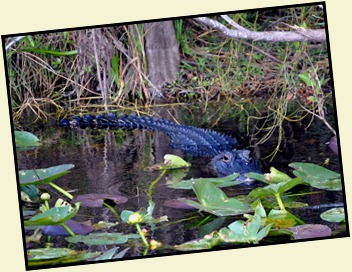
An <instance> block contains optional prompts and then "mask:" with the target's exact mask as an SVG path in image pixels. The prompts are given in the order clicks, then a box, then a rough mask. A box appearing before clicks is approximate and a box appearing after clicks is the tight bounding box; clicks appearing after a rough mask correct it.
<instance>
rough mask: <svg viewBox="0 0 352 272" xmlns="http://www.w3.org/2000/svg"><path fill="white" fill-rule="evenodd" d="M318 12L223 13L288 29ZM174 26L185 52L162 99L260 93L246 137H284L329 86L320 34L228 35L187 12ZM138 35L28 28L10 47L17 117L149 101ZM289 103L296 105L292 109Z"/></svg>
mask: <svg viewBox="0 0 352 272" xmlns="http://www.w3.org/2000/svg"><path fill="white" fill-rule="evenodd" d="M322 12H323V11H322V10H319V9H317V8H316V7H315V6H311V7H309V6H307V7H302V8H290V9H278V10H266V11H261V12H246V13H237V14H232V15H230V17H231V18H232V19H233V20H235V21H236V22H238V23H239V24H241V25H242V26H244V27H246V28H248V29H251V30H255V31H262V30H278V29H281V30H288V27H287V25H291V26H294V25H297V26H303V27H308V28H316V27H317V26H319V27H323V26H324V18H323V13H322ZM215 17H216V18H215V19H218V20H221V18H220V17H217V16H215ZM174 26H175V31H176V38H177V41H178V43H179V46H180V53H181V55H182V56H181V65H180V68H179V74H178V76H177V80H176V81H174V82H169V84H167V85H165V86H164V88H163V93H164V96H165V97H166V98H167V99H168V102H169V103H181V102H200V103H201V104H202V107H204V110H206V109H207V107H208V103H209V102H211V101H220V100H223V101H231V103H230V104H231V105H232V107H238V108H240V109H243V105H241V102H242V101H248V102H249V103H251V104H252V105H253V106H254V107H255V104H256V103H257V102H256V101H258V100H261V101H262V102H263V103H264V105H265V107H264V108H265V109H267V111H266V112H265V113H263V112H262V111H260V112H259V111H257V112H256V114H255V115H251V114H252V113H251V114H250V113H248V114H247V115H248V116H247V120H249V121H248V122H252V121H253V120H254V121H257V126H254V127H252V126H251V128H250V127H248V131H250V132H251V133H252V134H253V145H255V144H260V143H264V142H265V141H266V140H267V139H268V138H269V137H270V136H271V135H272V134H273V133H279V135H281V136H282V135H283V134H282V126H283V123H284V122H293V121H295V122H299V121H300V120H302V118H304V117H306V116H311V117H318V118H319V116H318V115H316V116H315V115H314V114H312V113H314V112H315V111H316V110H317V109H319V110H320V111H321V110H323V108H324V107H323V106H322V103H320V102H321V101H323V102H324V101H325V99H326V98H327V97H328V96H330V95H331V92H330V91H329V90H330V69H329V61H328V54H327V46H326V44H325V43H323V44H311V43H306V42H302V43H298V42H297V43H264V42H249V41H244V40H234V39H229V38H225V37H223V36H222V35H220V34H219V33H218V32H216V31H213V30H211V29H207V28H204V27H203V26H202V25H199V24H198V23H196V22H195V21H193V20H192V19H177V20H175V21H174ZM9 42H10V41H7V43H9ZM144 42H145V41H144V29H143V24H133V25H120V26H115V27H108V28H97V29H86V30H79V31H65V32H57V33H48V34H37V35H30V36H26V38H25V39H22V40H21V41H20V42H18V43H17V44H15V46H12V48H11V49H10V50H9V51H8V52H7V60H6V61H7V68H8V74H9V83H10V84H9V87H10V93H11V98H12V110H13V112H14V117H15V120H20V119H21V117H22V116H23V114H25V113H28V112H32V113H34V115H35V116H36V119H46V118H49V117H50V116H53V117H59V116H62V115H63V114H72V113H73V112H75V113H86V112H91V111H97V112H103V111H116V110H126V109H127V110H132V111H136V110H138V111H141V110H143V109H145V110H147V109H148V108H149V107H151V106H152V105H153V102H154V101H153V98H152V96H151V94H150V93H149V89H150V88H151V86H152V83H151V82H150V81H149V79H148V70H147V60H146V53H145V48H144ZM307 56H309V57H307ZM311 71H314V73H315V74H316V75H318V77H319V78H323V79H324V80H323V81H322V82H323V86H321V87H322V88H321V90H322V91H321V92H320V93H319V95H315V99H316V100H314V99H313V98H311V97H307V96H301V95H300V92H306V91H309V89H311V86H309V84H308V85H307V82H304V81H302V80H301V78H302V74H307V73H311ZM313 96H314V95H313ZM319 101H320V102H319ZM292 103H294V104H296V107H295V110H290V106H289V104H292ZM243 110H244V109H243ZM258 135H260V137H259V138H258V137H257V136H258ZM281 136H280V137H281ZM280 137H279V142H278V147H279V146H280V143H281V142H280V141H281V140H282V138H280ZM278 147H277V149H276V150H274V151H273V154H272V155H275V152H277V151H278Z"/></svg>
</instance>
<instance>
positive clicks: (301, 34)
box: [193, 15, 326, 42]
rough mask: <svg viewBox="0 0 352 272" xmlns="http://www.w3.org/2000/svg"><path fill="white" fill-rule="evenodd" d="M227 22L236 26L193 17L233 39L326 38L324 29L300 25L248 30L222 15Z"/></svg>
mask: <svg viewBox="0 0 352 272" xmlns="http://www.w3.org/2000/svg"><path fill="white" fill-rule="evenodd" d="M221 17H222V18H223V19H225V20H226V21H227V22H228V23H229V24H231V25H232V26H233V27H235V28H236V30H232V29H229V28H227V27H226V26H224V25H223V24H221V23H219V22H218V21H215V20H213V19H210V18H207V17H198V18H193V19H194V20H195V21H197V22H199V23H201V24H203V25H206V26H209V27H211V28H213V29H217V30H219V31H220V32H221V33H223V34H224V35H225V36H227V37H230V38H235V39H247V40H253V41H267V42H309V41H310V42H324V41H325V40H326V33H325V29H316V30H312V29H305V28H302V27H298V26H294V27H292V26H291V27H290V28H291V29H293V31H262V32H256V31H251V30H248V29H246V28H244V27H242V26H240V25H238V24H237V23H236V22H235V21H233V20H232V19H231V18H230V17H229V16H227V15H222V16H221Z"/></svg>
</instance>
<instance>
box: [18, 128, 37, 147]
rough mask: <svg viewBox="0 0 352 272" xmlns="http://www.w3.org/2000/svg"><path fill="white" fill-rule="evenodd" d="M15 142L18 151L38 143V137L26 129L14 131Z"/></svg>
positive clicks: (35, 145)
mask: <svg viewBox="0 0 352 272" xmlns="http://www.w3.org/2000/svg"><path fill="white" fill-rule="evenodd" d="M15 143H16V148H17V150H19V151H21V150H27V149H31V148H35V147H37V146H39V145H40V143H39V139H38V137H37V136H35V135H33V134H32V133H30V132H27V131H15Z"/></svg>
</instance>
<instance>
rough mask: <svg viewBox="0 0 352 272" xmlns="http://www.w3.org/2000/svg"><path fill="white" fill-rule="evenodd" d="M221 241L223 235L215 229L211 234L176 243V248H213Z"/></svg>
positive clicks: (181, 249)
mask: <svg viewBox="0 0 352 272" xmlns="http://www.w3.org/2000/svg"><path fill="white" fill-rule="evenodd" d="M221 242H222V240H221V237H220V236H219V235H218V233H217V232H216V231H214V232H212V233H211V234H209V235H206V236H205V237H204V238H201V239H195V240H192V241H188V242H186V243H183V244H180V245H176V246H174V248H175V249H176V250H179V251H190V250H202V249H211V248H213V247H215V246H218V245H220V244H221Z"/></svg>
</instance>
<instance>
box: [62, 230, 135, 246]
mask: <svg viewBox="0 0 352 272" xmlns="http://www.w3.org/2000/svg"><path fill="white" fill-rule="evenodd" d="M138 238H140V236H139V235H138V234H123V233H118V232H116V233H90V234H88V235H76V236H71V237H67V238H66V240H67V241H68V242H70V243H84V244H86V245H88V246H99V245H116V244H125V243H127V241H128V240H129V239H138Z"/></svg>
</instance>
